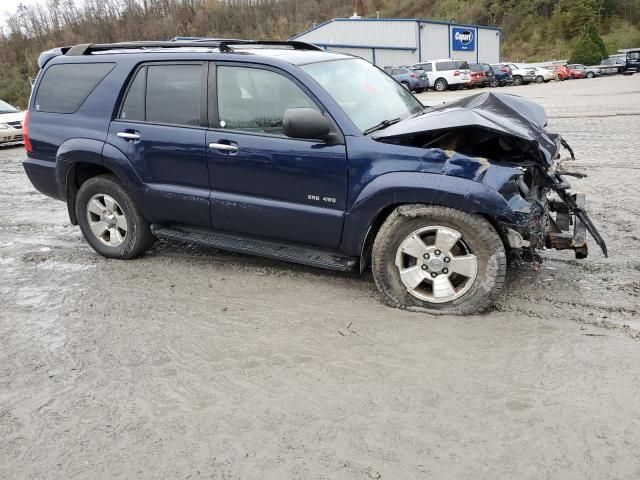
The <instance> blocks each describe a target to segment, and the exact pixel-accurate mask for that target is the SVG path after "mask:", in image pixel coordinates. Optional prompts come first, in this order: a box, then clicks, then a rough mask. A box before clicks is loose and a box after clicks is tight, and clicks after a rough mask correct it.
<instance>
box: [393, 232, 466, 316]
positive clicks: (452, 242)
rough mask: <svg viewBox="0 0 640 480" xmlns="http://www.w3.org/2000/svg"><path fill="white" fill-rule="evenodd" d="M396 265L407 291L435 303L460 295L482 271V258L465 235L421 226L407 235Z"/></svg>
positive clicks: (448, 300)
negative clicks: (468, 242)
mask: <svg viewBox="0 0 640 480" xmlns="http://www.w3.org/2000/svg"><path fill="white" fill-rule="evenodd" d="M395 264H396V267H397V268H398V270H399V272H400V280H401V281H402V283H403V284H404V286H405V287H406V288H407V291H408V292H409V293H410V294H411V295H413V296H414V297H416V298H418V299H420V300H423V301H426V302H431V303H445V302H451V301H453V300H455V299H457V298H460V297H461V296H462V295H464V294H465V293H466V292H467V291H468V290H469V289H470V288H471V286H472V285H473V282H474V281H475V279H476V275H477V274H478V258H477V257H476V255H474V254H473V252H472V251H471V249H470V248H469V246H468V244H467V243H466V242H465V241H464V238H463V237H462V234H461V233H460V232H458V231H457V230H455V229H453V228H450V227H444V226H431V227H424V228H420V229H419V230H416V231H414V232H413V233H411V234H410V235H409V236H407V237H406V238H405V239H404V240H403V241H402V243H401V244H400V246H399V247H398V250H397V252H396V260H395Z"/></svg>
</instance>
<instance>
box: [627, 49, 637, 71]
mask: <svg viewBox="0 0 640 480" xmlns="http://www.w3.org/2000/svg"><path fill="white" fill-rule="evenodd" d="M638 71H640V50H631V51H629V52H627V59H626V65H625V70H624V73H625V74H627V75H631V74H633V73H636V72H638Z"/></svg>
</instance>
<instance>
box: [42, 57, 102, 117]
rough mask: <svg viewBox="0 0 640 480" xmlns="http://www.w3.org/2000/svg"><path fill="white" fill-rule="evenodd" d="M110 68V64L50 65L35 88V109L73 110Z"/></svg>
mask: <svg viewBox="0 0 640 480" xmlns="http://www.w3.org/2000/svg"><path fill="white" fill-rule="evenodd" d="M114 67H115V64H114V63H77V64H71V63H67V64H60V65H52V66H51V67H49V68H48V69H47V71H46V72H45V74H44V77H42V81H41V82H40V86H39V87H38V93H37V95H36V99H35V109H36V110H37V111H38V112H48V113H75V112H76V111H77V110H78V109H79V108H80V107H81V106H82V104H83V103H84V102H85V100H86V99H87V97H88V96H89V94H90V93H91V92H92V91H93V89H94V88H96V87H97V86H98V84H99V83H100V82H101V81H102V80H103V79H104V78H105V77H106V76H107V75H108V74H109V72H110V71H111V70H113V68H114Z"/></svg>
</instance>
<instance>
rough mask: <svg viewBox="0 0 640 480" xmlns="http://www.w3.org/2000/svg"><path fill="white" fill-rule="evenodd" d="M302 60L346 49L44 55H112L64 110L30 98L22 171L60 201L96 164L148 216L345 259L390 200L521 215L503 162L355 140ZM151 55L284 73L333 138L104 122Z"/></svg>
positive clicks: (512, 219)
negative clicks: (221, 146)
mask: <svg viewBox="0 0 640 480" xmlns="http://www.w3.org/2000/svg"><path fill="white" fill-rule="evenodd" d="M309 58H313V59H314V61H318V59H319V58H326V59H330V58H336V59H337V58H348V57H346V56H344V55H337V54H331V53H323V52H320V53H319V52H312V53H305V52H297V51H292V52H286V51H283V52H279V54H278V55H277V56H276V55H268V54H262V55H252V54H220V53H212V52H190V53H182V52H180V53H178V52H171V53H167V54H163V53H127V54H119V55H109V54H105V55H95V56H84V57H57V58H54V59H52V60H50V61H49V63H48V64H47V66H45V68H48V66H49V65H54V64H59V63H75V62H92V61H102V62H104V61H114V62H116V63H117V66H116V68H115V69H114V70H113V71H112V72H111V73H109V75H108V76H107V77H106V78H105V79H104V80H103V81H102V82H101V84H100V85H98V87H97V88H96V89H95V90H94V92H93V93H92V94H91V95H90V96H89V98H88V99H87V101H86V102H85V103H84V104H83V105H82V106H81V107H80V109H79V110H78V112H76V113H75V114H73V115H59V114H50V113H42V112H35V111H34V110H33V108H32V107H33V106H31V109H30V125H31V129H30V134H31V140H32V143H33V146H34V152H33V153H32V154H30V155H29V156H28V158H27V159H26V160H25V162H24V168H25V170H26V172H27V174H28V176H29V179H30V180H31V181H32V183H33V185H34V186H35V187H36V188H37V189H38V190H39V191H41V192H42V193H44V194H46V195H49V196H52V197H55V198H60V199H64V198H66V190H65V187H66V186H65V182H67V181H68V178H69V175H70V172H72V171H73V170H72V169H73V168H74V167H75V166H76V165H80V164H81V163H93V164H96V165H101V166H103V167H104V168H106V169H108V170H110V171H111V172H113V173H114V174H115V175H116V176H117V177H118V178H119V179H120V180H121V182H122V183H123V185H124V186H125V188H127V190H128V191H129V192H130V193H131V195H132V197H133V199H134V201H135V202H136V205H137V206H138V207H139V208H140V210H141V212H142V213H143V215H144V216H145V218H147V220H148V221H150V222H152V223H179V224H186V225H192V226H199V227H205V228H213V229H217V230H224V231H231V232H236V233H241V234H247V235H254V236H259V237H266V238H270V239H276V240H279V241H288V242H298V243H303V244H308V245H313V246H321V247H328V248H333V249H335V250H339V251H341V252H342V253H346V254H348V255H351V256H358V255H359V254H360V251H361V249H362V247H363V243H364V240H365V236H366V233H367V231H368V230H369V227H370V226H371V225H372V223H373V222H374V221H375V219H376V217H377V215H379V214H380V212H382V211H383V210H385V209H387V208H388V207H390V206H394V205H398V204H402V203H414V202H420V203H430V204H438V205H445V206H451V207H455V208H459V209H462V210H465V211H469V212H473V213H480V214H483V215H487V216H490V217H492V218H494V219H495V220H496V221H501V222H506V223H509V224H519V222H521V221H522V218H523V215H525V213H524V212H523V211H520V210H522V208H523V207H524V206H523V205H522V203H521V202H520V201H519V200H518V197H519V195H518V194H517V192H514V191H511V190H508V189H505V185H508V184H510V182H511V179H512V178H513V176H514V175H515V173H516V169H515V168H513V167H509V166H500V165H496V164H490V163H488V162H484V163H483V162H482V161H479V160H477V159H473V158H469V157H465V156H463V155H458V154H453V155H450V154H447V153H446V152H444V151H442V150H439V149H424V148H417V147H408V146H401V145H393V144H390V143H382V142H380V141H376V140H374V139H373V138H372V137H371V136H363V135H362V134H361V132H360V131H359V130H358V129H357V128H356V126H355V125H354V124H353V123H352V122H351V120H350V119H349V118H348V117H347V116H346V114H345V113H344V112H343V111H342V109H341V108H340V107H339V106H338V105H337V104H336V103H335V101H334V100H333V98H332V97H331V96H329V95H328V94H327V92H326V91H324V90H323V89H322V88H321V87H320V86H319V85H318V84H317V83H316V82H315V81H314V80H313V79H312V78H311V77H309V76H308V75H307V74H306V73H305V72H304V71H303V70H302V69H300V67H299V66H298V64H304V63H305V61H306V60H308V59H309ZM160 60H168V61H172V62H176V61H182V60H184V61H194V60H201V61H218V62H220V63H222V62H237V64H243V65H247V64H251V65H254V66H261V67H262V68H268V69H271V70H274V69H275V70H278V71H280V72H282V73H283V74H285V75H288V76H290V78H293V79H295V80H296V81H297V82H298V83H299V84H300V85H301V86H302V88H304V89H305V90H306V91H307V93H308V94H309V96H310V97H311V98H312V99H313V100H314V101H316V102H317V104H318V106H319V107H320V108H322V109H323V110H325V111H326V112H327V113H328V115H329V116H330V117H331V118H332V119H333V121H334V122H335V124H336V126H337V128H338V129H339V131H340V132H341V133H342V135H343V141H339V142H336V144H332V145H328V144H326V143H322V142H316V141H305V140H296V139H290V138H286V137H278V136H265V135H253V134H248V133H242V132H233V131H230V130H225V129H217V128H210V127H209V126H208V125H203V126H201V127H177V126H168V125H151V124H147V123H141V122H125V121H121V120H112V119H113V117H114V116H115V112H116V107H117V105H118V103H119V99H120V98H121V96H122V92H123V90H124V88H125V87H126V84H127V82H128V79H129V78H130V75H131V72H132V71H133V70H134V69H135V68H137V66H138V65H139V64H140V63H141V62H150V61H155V62H157V61H160ZM41 77H42V75H40V76H39V77H38V78H41ZM37 88H38V85H36V91H37ZM212 107H213V105H212ZM120 131H132V132H137V133H139V134H140V136H141V139H140V141H136V142H130V141H126V140H124V139H122V138H120V137H118V136H117V133H118V132H120ZM209 143H234V144H236V145H237V146H238V147H239V150H238V153H236V154H229V153H228V152H223V151H218V150H211V149H209V148H208V144H209ZM56 159H57V161H56ZM316 197H319V200H318V199H317V198H316ZM70 202H71V199H70ZM69 206H70V208H72V207H73V205H72V204H71V203H70V205H69ZM518 209H520V210H518Z"/></svg>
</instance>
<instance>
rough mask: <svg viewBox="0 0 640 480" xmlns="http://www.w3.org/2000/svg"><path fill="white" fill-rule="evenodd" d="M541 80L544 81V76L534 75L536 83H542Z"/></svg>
mask: <svg viewBox="0 0 640 480" xmlns="http://www.w3.org/2000/svg"><path fill="white" fill-rule="evenodd" d="M542 82H544V77H543V76H542V75H538V76H537V77H536V83H542Z"/></svg>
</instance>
